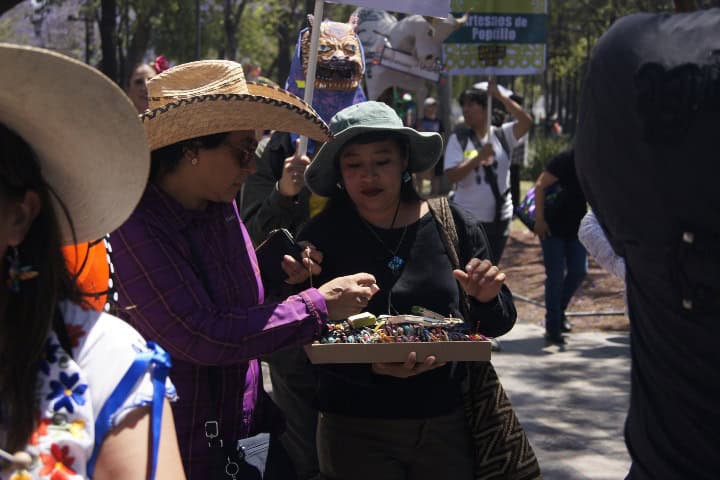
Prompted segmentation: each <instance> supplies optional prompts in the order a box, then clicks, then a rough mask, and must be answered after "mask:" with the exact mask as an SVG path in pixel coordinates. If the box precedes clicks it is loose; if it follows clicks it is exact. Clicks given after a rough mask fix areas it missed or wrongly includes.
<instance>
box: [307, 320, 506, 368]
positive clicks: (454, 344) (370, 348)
mask: <svg viewBox="0 0 720 480" xmlns="http://www.w3.org/2000/svg"><path fill="white" fill-rule="evenodd" d="M418 318H420V317H417V316H411V315H402V316H397V317H394V319H395V321H396V322H397V323H398V324H401V323H402V320H403V319H410V320H414V321H417V319H418ZM425 318H426V317H425ZM428 320H429V319H428ZM491 350H492V348H491V342H490V341H489V340H486V339H483V340H470V341H457V340H455V341H431V342H407V341H402V342H388V343H318V342H316V343H313V344H311V345H306V346H305V353H306V354H307V356H308V359H309V360H310V362H311V363H313V364H329V363H402V362H405V360H407V356H408V354H409V353H410V352H415V353H416V355H417V359H418V361H423V360H424V359H425V358H426V357H428V356H430V355H434V356H435V357H436V358H437V361H438V362H456V361H477V362H487V361H490V354H491Z"/></svg>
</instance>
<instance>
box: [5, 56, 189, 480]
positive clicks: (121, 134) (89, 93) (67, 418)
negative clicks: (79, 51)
mask: <svg viewBox="0 0 720 480" xmlns="http://www.w3.org/2000/svg"><path fill="white" fill-rule="evenodd" d="M0 65H2V66H3V68H1V69H0V272H2V273H0V275H1V276H2V282H1V283H0V285H1V287H0V352H2V362H0V477H2V478H4V479H6V478H10V479H13V480H21V479H29V478H62V479H69V478H73V479H81V478H82V479H85V478H110V476H113V477H115V478H153V477H154V476H155V475H157V477H158V478H180V479H182V478H184V474H183V469H182V462H181V460H180V455H179V450H178V445H177V439H176V436H175V429H174V425H173V417H172V411H171V409H170V406H169V403H168V399H174V397H175V389H174V387H173V385H172V384H171V383H170V382H169V380H165V379H164V378H163V372H166V371H167V368H169V361H168V360H167V358H164V359H162V360H163V363H153V365H154V368H153V371H152V373H145V372H146V371H145V370H144V369H142V368H140V370H139V375H141V374H143V373H145V375H144V376H134V377H133V376H130V377H127V378H129V379H131V381H127V382H126V380H125V379H126V373H128V372H129V369H130V368H131V366H132V367H133V368H135V367H136V366H137V365H138V362H139V361H142V360H141V359H142V358H147V357H149V356H152V357H153V358H155V356H156V354H158V355H159V356H160V357H162V356H163V355H160V354H161V352H160V351H159V350H158V349H157V348H156V347H154V346H153V345H152V344H151V343H150V342H148V343H146V342H145V340H144V339H143V338H142V337H141V336H140V335H139V334H138V332H137V331H136V330H135V329H133V328H132V327H130V326H129V325H127V324H126V323H125V322H123V321H121V320H120V319H118V318H116V317H113V316H111V315H108V314H106V313H100V312H97V311H95V310H93V309H91V308H90V306H89V305H87V304H85V303H83V296H82V293H83V292H81V291H80V289H79V287H78V284H77V283H76V276H75V275H72V274H70V273H69V271H68V269H67V265H66V260H65V258H64V257H63V253H62V250H61V245H72V244H78V243H83V242H87V241H90V240H95V239H97V238H100V237H102V236H103V235H104V234H105V233H106V232H108V231H110V230H113V229H114V228H116V227H117V226H119V225H120V224H121V223H122V222H123V221H124V220H125V219H126V218H127V217H128V216H129V215H130V213H131V212H132V210H133V208H135V205H136V204H137V202H138V200H139V199H140V196H141V194H142V191H143V189H144V185H145V182H146V181H147V176H148V171H149V167H150V156H149V152H148V149H147V144H146V142H145V135H144V132H143V128H142V126H141V124H140V122H139V120H138V118H137V113H136V111H135V108H134V107H133V105H132V103H131V102H130V100H128V98H127V97H126V96H125V94H124V93H123V92H122V90H120V88H118V86H117V85H115V84H114V83H113V82H112V81H110V80H109V79H108V78H107V77H105V76H104V75H102V74H101V73H100V72H98V71H97V70H95V69H93V68H91V67H88V66H87V65H85V64H83V63H80V62H78V61H76V60H73V59H70V58H67V57H65V56H63V55H59V54H57V53H53V52H50V51H47V50H42V49H37V48H30V47H22V46H17V45H10V44H0ZM78 85H81V86H82V88H78ZM58 92H62V95H60V94H58ZM98 105H102V108H98ZM98 152H102V155H98ZM108 179H113V182H108V181H107V180H108ZM151 376H152V377H151ZM137 378H140V380H136V379H137ZM120 391H123V392H124V393H122V392H120ZM119 392H120V393H119ZM121 393H122V394H121ZM149 405H152V409H151V408H149V407H148V406H149ZM163 405H164V408H161V409H160V410H156V407H157V408H160V407H162V406H163ZM151 412H152V413H151ZM156 413H160V414H161V415H162V417H158V416H157V415H156ZM151 425H152V426H151ZM151 432H152V435H151ZM128 459H132V461H129V460H128Z"/></svg>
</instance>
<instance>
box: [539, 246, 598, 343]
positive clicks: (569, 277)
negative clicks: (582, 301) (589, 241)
mask: <svg viewBox="0 0 720 480" xmlns="http://www.w3.org/2000/svg"><path fill="white" fill-rule="evenodd" d="M540 244H541V245H542V251H543V260H544V263H545V331H546V332H547V333H548V334H549V335H560V325H561V322H562V317H563V315H564V314H565V309H566V308H567V306H568V303H570V299H571V298H572V296H573V294H574V293H575V290H577V288H578V287H579V286H580V284H581V283H582V281H583V278H585V275H586V274H587V268H588V267H587V252H586V251H585V247H583V246H582V244H581V243H580V241H579V240H578V239H577V237H576V238H560V237H552V236H548V237H546V238H545V239H544V240H541V241H540ZM566 268H567V273H566V272H565V270H566Z"/></svg>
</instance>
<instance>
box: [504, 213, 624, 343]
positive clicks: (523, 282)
mask: <svg viewBox="0 0 720 480" xmlns="http://www.w3.org/2000/svg"><path fill="white" fill-rule="evenodd" d="M500 267H501V269H502V270H503V271H504V272H506V273H507V276H508V280H507V283H508V286H509V287H510V289H511V290H512V292H513V294H515V296H516V298H515V306H516V308H517V311H518V321H521V322H531V323H538V324H540V325H542V324H543V322H544V318H545V308H544V301H545V300H544V296H545V285H544V284H545V268H544V266H543V263H542V250H541V249H540V243H539V242H538V239H537V237H536V236H535V235H533V234H532V233H530V231H529V230H527V228H525V227H524V226H523V225H522V224H520V223H519V222H517V221H516V222H514V223H513V228H512V233H511V237H510V240H509V241H508V245H507V247H505V251H504V253H503V258H502V260H501V261H500ZM523 298H525V299H527V300H529V301H527V300H524V299H523ZM537 303H540V304H542V305H538V304H537ZM624 311H625V297H624V284H623V282H622V281H621V280H620V279H618V278H616V277H614V276H613V275H611V274H609V273H607V272H606V271H605V270H604V269H602V268H601V267H600V266H599V265H597V263H595V261H594V260H593V259H592V257H590V258H589V269H588V275H587V277H586V278H585V280H584V281H583V284H582V285H581V286H580V288H579V289H578V291H577V292H576V293H575V296H574V297H573V299H572V301H571V303H570V306H569V307H568V310H567V313H583V315H577V316H576V315H569V319H570V321H571V322H572V324H573V331H577V332H581V331H597V330H602V331H618V330H622V331H624V330H628V329H629V323H628V319H627V316H626V315H625V314H624V313H623V314H622V315H584V314H585V313H590V312H624Z"/></svg>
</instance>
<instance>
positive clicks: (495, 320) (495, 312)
mask: <svg viewBox="0 0 720 480" xmlns="http://www.w3.org/2000/svg"><path fill="white" fill-rule="evenodd" d="M450 205H451V206H450V208H451V210H452V213H453V220H455V229H456V230H457V233H458V242H459V243H460V251H459V252H458V256H459V257H460V262H461V263H460V266H461V267H462V268H464V267H465V265H466V264H467V262H469V261H470V259H471V258H479V259H481V260H489V258H490V255H489V249H488V241H487V237H486V236H485V231H484V230H483V228H482V225H480V223H479V222H478V221H476V220H475V219H474V218H473V217H472V215H471V214H470V213H469V212H467V211H465V210H464V209H462V208H461V207H458V206H456V205H453V204H450ZM458 288H460V287H459V286H458ZM470 317H471V318H470V321H474V322H476V325H477V326H476V327H474V328H475V329H479V331H480V333H482V334H483V335H487V336H488V337H498V336H500V335H504V334H506V333H507V332H509V331H510V329H512V327H513V325H515V320H516V319H517V311H516V310H515V303H514V302H513V299H512V293H511V292H510V289H509V288H508V287H507V285H503V287H502V290H501V291H500V293H499V294H498V296H497V298H496V299H495V300H493V301H491V302H488V303H480V302H478V301H477V300H475V299H474V298H470ZM467 321H468V319H466V322H467Z"/></svg>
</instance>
